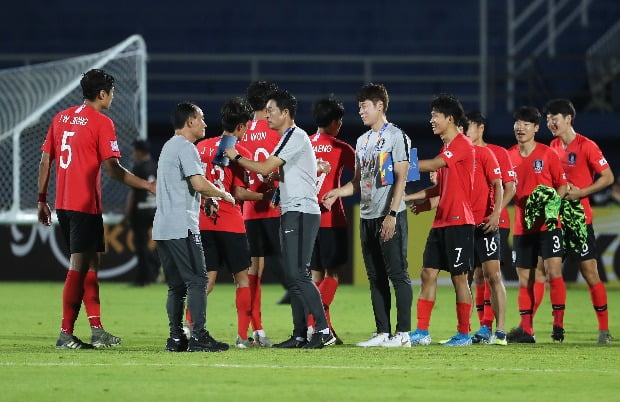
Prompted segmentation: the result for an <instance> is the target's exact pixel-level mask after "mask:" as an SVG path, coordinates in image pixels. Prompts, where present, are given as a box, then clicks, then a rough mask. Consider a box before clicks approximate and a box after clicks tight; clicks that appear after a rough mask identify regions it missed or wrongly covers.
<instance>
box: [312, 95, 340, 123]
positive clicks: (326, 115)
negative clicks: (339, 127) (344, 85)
mask: <svg viewBox="0 0 620 402" xmlns="http://www.w3.org/2000/svg"><path fill="white" fill-rule="evenodd" d="M312 115H313V116H314V122H315V123H316V125H317V126H319V127H327V126H328V125H329V124H330V123H331V122H332V121H337V120H340V119H342V116H344V106H343V105H342V102H340V101H339V100H338V99H336V97H335V96H334V95H330V96H328V97H325V98H321V99H318V100H317V101H316V102H314V105H313V106H312Z"/></svg>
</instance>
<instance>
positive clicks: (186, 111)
mask: <svg viewBox="0 0 620 402" xmlns="http://www.w3.org/2000/svg"><path fill="white" fill-rule="evenodd" d="M197 112H198V106H196V104H195V103H193V102H181V103H178V104H177V105H176V107H175V108H174V111H173V112H172V127H174V129H175V130H180V129H182V128H183V127H185V123H186V122H187V120H188V119H189V118H190V117H196V113H197Z"/></svg>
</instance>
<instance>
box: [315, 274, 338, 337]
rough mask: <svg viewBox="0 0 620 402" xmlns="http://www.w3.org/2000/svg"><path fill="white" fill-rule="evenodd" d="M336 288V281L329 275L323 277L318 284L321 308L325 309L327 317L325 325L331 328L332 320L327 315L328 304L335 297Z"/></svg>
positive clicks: (329, 304)
mask: <svg viewBox="0 0 620 402" xmlns="http://www.w3.org/2000/svg"><path fill="white" fill-rule="evenodd" d="M336 290H338V281H337V280H336V279H334V278H332V277H331V276H326V277H325V278H323V280H322V281H321V283H320V285H319V293H321V301H322V302H323V308H324V309H325V317H327V325H328V326H329V328H332V320H331V317H330V316H329V306H331V304H332V302H333V301H334V297H336Z"/></svg>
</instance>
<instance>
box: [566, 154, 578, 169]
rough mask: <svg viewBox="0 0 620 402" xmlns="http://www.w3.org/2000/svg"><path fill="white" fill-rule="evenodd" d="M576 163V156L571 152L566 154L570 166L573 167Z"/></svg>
mask: <svg viewBox="0 0 620 402" xmlns="http://www.w3.org/2000/svg"><path fill="white" fill-rule="evenodd" d="M576 163H577V154H576V153H574V152H571V153H570V154H568V164H569V165H570V166H575V164H576Z"/></svg>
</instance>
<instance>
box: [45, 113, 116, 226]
mask: <svg viewBox="0 0 620 402" xmlns="http://www.w3.org/2000/svg"><path fill="white" fill-rule="evenodd" d="M41 150H42V151H44V152H46V153H48V154H49V155H50V158H51V159H52V160H56V205H55V208H56V209H66V210H70V211H78V212H84V213H88V214H101V213H102V212H103V208H102V203H101V163H102V162H103V161H104V160H106V159H109V158H120V157H121V153H120V151H119V149H118V143H117V142H116V132H115V131H114V123H113V122H112V119H110V118H109V117H108V116H106V115H104V114H103V113H101V112H98V111H97V110H96V109H94V108H93V107H91V106H87V105H79V106H73V107H70V108H69V109H65V110H63V111H62V112H60V113H58V114H57V115H56V116H55V117H54V120H52V124H51V125H50V128H49V130H48V131H47V136H46V138H45V142H44V143H43V146H42V147H41Z"/></svg>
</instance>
